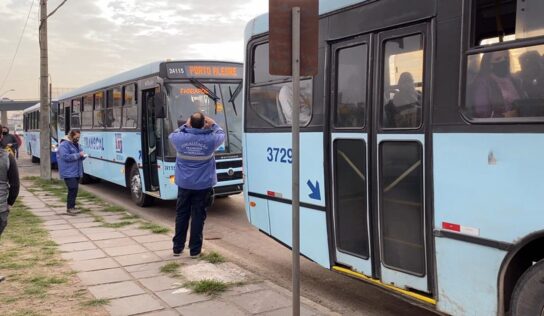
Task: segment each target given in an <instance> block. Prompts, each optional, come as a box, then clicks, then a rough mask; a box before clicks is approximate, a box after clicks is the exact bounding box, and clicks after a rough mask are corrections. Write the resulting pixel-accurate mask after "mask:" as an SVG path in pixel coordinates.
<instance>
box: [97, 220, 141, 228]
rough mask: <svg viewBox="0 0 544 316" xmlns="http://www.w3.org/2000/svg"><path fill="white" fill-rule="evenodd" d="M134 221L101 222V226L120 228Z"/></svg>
mask: <svg viewBox="0 0 544 316" xmlns="http://www.w3.org/2000/svg"><path fill="white" fill-rule="evenodd" d="M134 223H135V222H134V221H121V222H117V223H103V224H102V227H107V228H121V227H125V226H129V225H132V224H134Z"/></svg>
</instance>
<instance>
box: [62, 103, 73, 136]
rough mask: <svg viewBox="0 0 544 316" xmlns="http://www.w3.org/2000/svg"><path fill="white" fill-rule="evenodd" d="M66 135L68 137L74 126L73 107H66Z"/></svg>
mask: <svg viewBox="0 0 544 316" xmlns="http://www.w3.org/2000/svg"><path fill="white" fill-rule="evenodd" d="M63 110H64V135H68V133H69V132H70V128H71V124H72V107H71V106H66V105H65V106H64V109H63Z"/></svg>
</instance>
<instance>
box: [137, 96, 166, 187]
mask: <svg viewBox="0 0 544 316" xmlns="http://www.w3.org/2000/svg"><path fill="white" fill-rule="evenodd" d="M156 93H159V89H158V88H153V89H148V90H143V91H142V162H143V169H144V170H143V171H144V182H145V189H146V191H148V192H152V191H158V190H159V170H158V169H159V165H158V161H157V157H158V156H160V153H159V150H160V143H161V141H162V139H161V138H160V135H161V134H160V133H159V132H160V131H159V132H157V131H158V126H157V119H156V117H155V94H156Z"/></svg>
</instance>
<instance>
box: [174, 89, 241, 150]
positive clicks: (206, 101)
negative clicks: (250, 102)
mask: <svg viewBox="0 0 544 316" xmlns="http://www.w3.org/2000/svg"><path fill="white" fill-rule="evenodd" d="M240 88H241V82H236V83H202V82H200V81H197V80H194V81H192V82H191V83H174V84H168V85H166V91H167V98H168V101H167V103H168V120H167V121H166V124H165V125H166V126H165V128H166V133H167V135H169V134H170V133H171V132H173V131H174V130H175V129H176V128H178V120H181V121H182V122H183V123H185V121H186V120H187V119H188V118H189V117H190V116H191V114H193V113H194V112H197V111H200V112H202V113H204V114H205V115H207V116H210V117H211V118H213V119H214V120H215V121H216V123H217V124H218V125H219V126H221V127H222V128H223V130H224V131H225V133H226V134H227V137H226V138H225V143H224V144H223V145H222V146H220V147H219V149H218V150H217V151H218V152H219V153H241V151H242V141H241V136H242V135H241V132H242V113H241V104H242V102H241V93H240V90H241V89H240ZM166 156H168V157H175V156H176V151H175V149H174V148H173V147H172V146H171V145H169V146H167V150H166Z"/></svg>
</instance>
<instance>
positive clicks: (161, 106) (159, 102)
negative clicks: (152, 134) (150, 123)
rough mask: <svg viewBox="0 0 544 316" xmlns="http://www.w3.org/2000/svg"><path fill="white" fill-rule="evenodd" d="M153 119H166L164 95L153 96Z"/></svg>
mask: <svg viewBox="0 0 544 316" xmlns="http://www.w3.org/2000/svg"><path fill="white" fill-rule="evenodd" d="M154 103H155V118H158V119H163V118H166V94H164V93H157V94H155V96H154Z"/></svg>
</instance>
